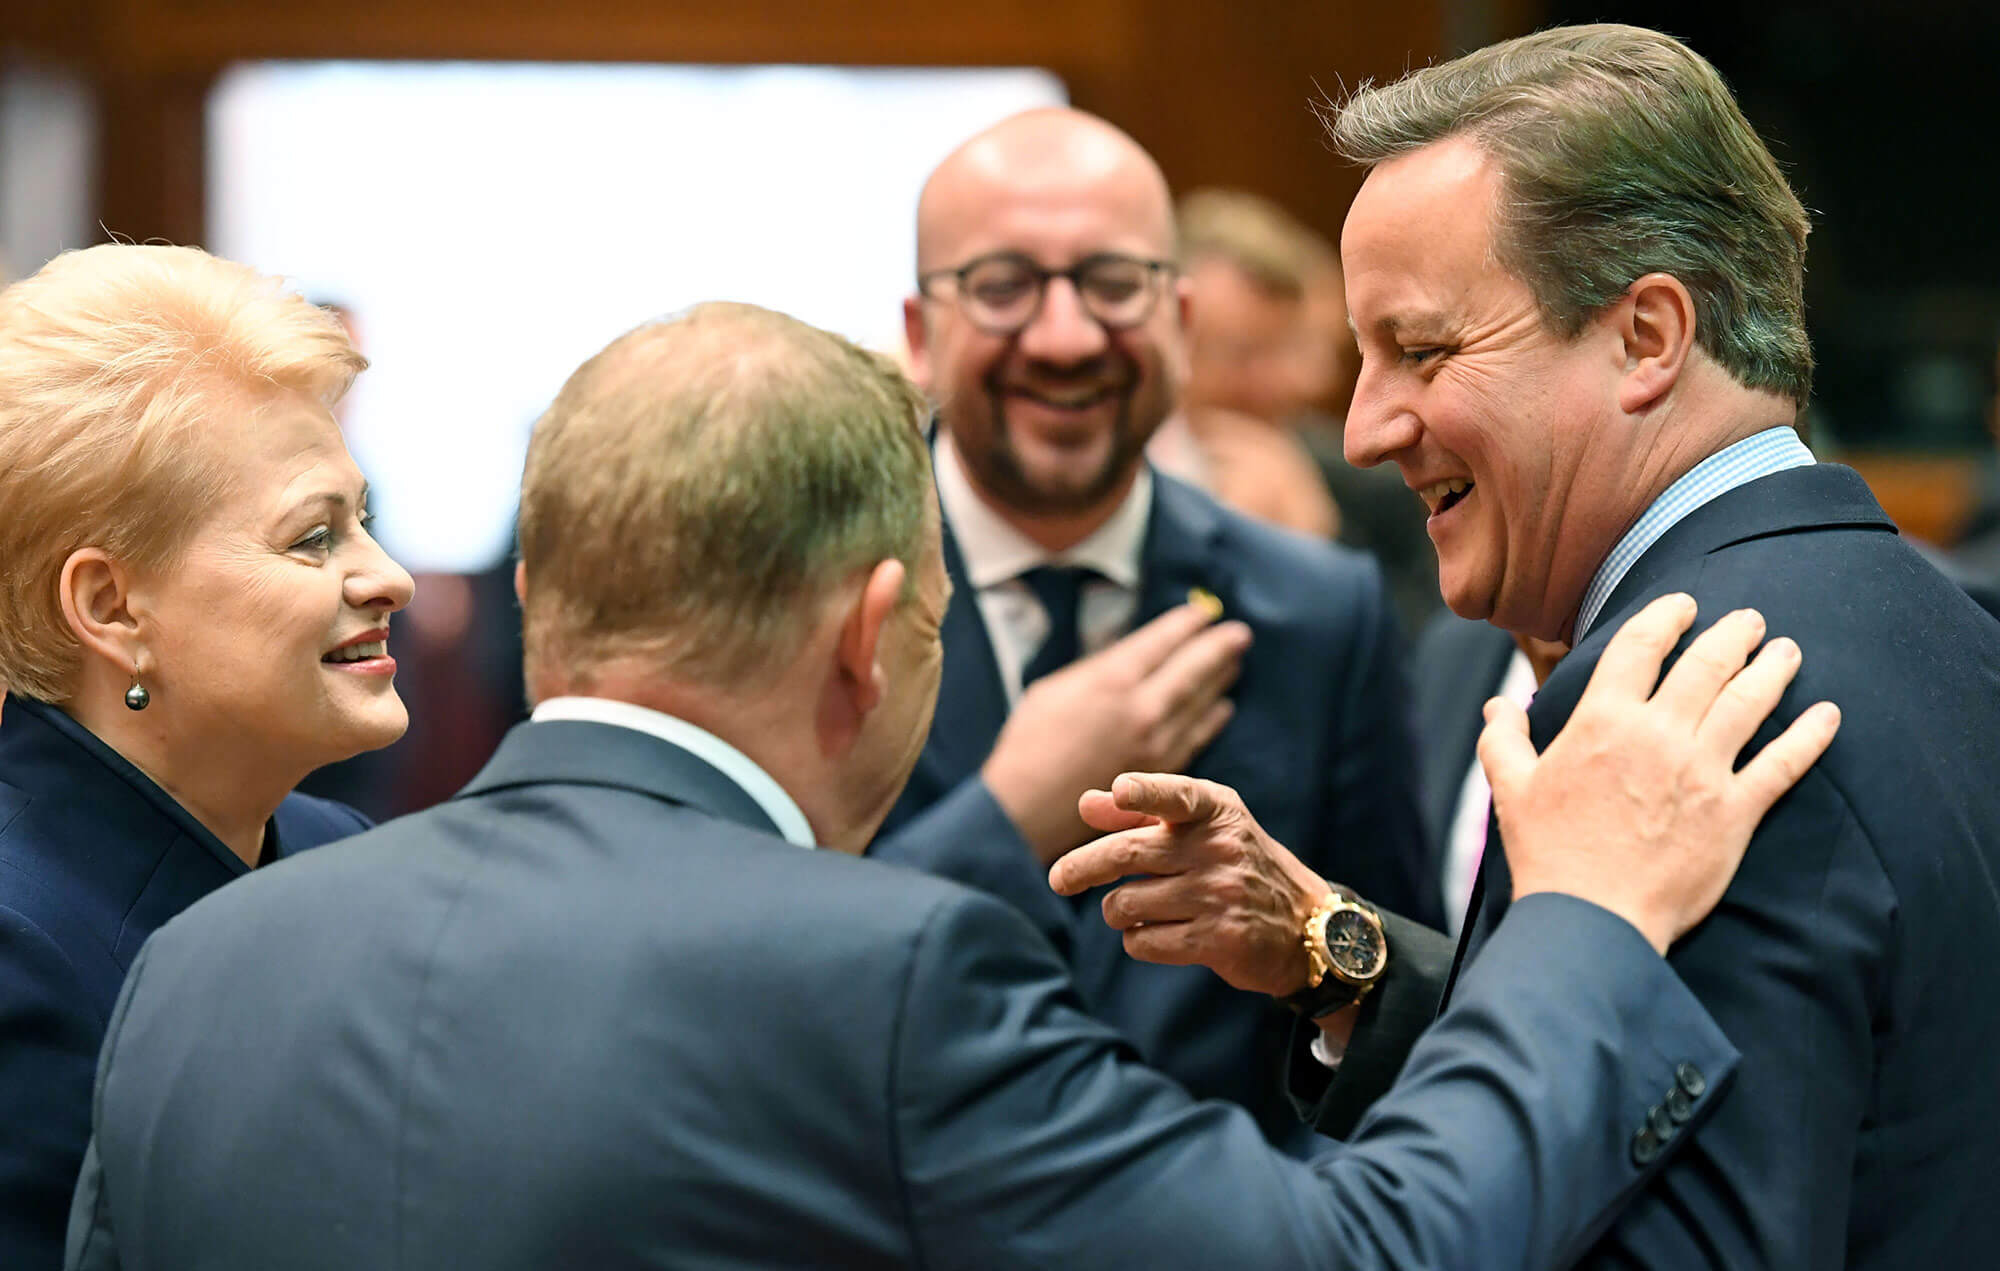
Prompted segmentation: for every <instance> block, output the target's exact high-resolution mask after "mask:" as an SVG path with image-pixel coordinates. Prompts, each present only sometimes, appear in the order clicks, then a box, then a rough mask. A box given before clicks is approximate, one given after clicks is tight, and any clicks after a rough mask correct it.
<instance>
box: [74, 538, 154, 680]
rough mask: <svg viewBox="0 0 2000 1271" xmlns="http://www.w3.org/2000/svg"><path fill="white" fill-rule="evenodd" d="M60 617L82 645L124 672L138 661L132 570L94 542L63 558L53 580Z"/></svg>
mask: <svg viewBox="0 0 2000 1271" xmlns="http://www.w3.org/2000/svg"><path fill="white" fill-rule="evenodd" d="M57 592H58V595H59V597H60V599H61V600H62V611H63V621H65V622H67V623H68V624H69V629H70V631H71V632H72V633H73V634H74V635H75V636H76V638H77V642H78V643H80V644H82V645H83V647H84V648H85V649H86V650H87V651H89V652H90V653H93V654H95V655H97V656H98V657H100V658H103V659H104V660H105V661H107V662H110V663H111V664H113V665H114V666H116V667H118V668H119V669H120V670H121V671H124V672H127V673H136V672H138V671H141V670H144V669H145V668H142V667H140V666H139V651H138V643H139V640H138V637H139V619H138V616H137V614H136V613H135V612H134V605H133V603H132V575H131V572H130V571H129V570H127V569H126V568H125V566H124V565H122V564H120V563H119V562H117V561H115V560H113V559H111V557H110V555H109V554H108V553H106V552H105V551H104V549H102V548H99V547H80V548H78V549H77V550H76V551H74V552H71V553H70V555H69V559H68V560H66V561H64V562H63V569H62V578H61V581H60V582H59V583H58V584H57Z"/></svg>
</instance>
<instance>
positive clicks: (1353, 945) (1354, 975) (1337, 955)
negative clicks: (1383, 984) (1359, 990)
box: [1326, 909, 1388, 980]
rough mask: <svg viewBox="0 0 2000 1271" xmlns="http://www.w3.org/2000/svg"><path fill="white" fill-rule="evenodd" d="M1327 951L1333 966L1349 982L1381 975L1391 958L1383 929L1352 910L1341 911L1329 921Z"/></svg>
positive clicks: (1328, 919)
mask: <svg viewBox="0 0 2000 1271" xmlns="http://www.w3.org/2000/svg"><path fill="white" fill-rule="evenodd" d="M1326 951H1327V953H1328V954H1330V955H1332V959H1333V965H1334V966H1335V967H1336V968H1337V969H1338V970H1339V971H1340V973H1341V974H1342V975H1343V976H1345V977H1346V978H1348V979H1350V980H1366V979H1370V978H1372V977H1373V976H1375V975H1376V974H1378V973H1379V972H1380V971H1381V969H1382V963H1383V961H1384V960H1385V958H1386V957H1387V954H1388V950H1387V948H1386V947H1385V946H1384V944H1383V942H1382V931H1381V929H1380V928H1379V927H1377V926H1376V925H1375V924H1374V923H1372V922H1370V921H1368V919H1367V917H1366V916H1365V915H1363V914H1360V913H1358V912H1356V911H1354V910H1352V909H1343V910H1339V911H1337V912H1335V913H1334V914H1332V915H1331V916H1330V917H1328V918H1327V920H1326Z"/></svg>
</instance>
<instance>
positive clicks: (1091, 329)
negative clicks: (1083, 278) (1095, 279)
mask: <svg viewBox="0 0 2000 1271" xmlns="http://www.w3.org/2000/svg"><path fill="white" fill-rule="evenodd" d="M1109 343H1110V335H1109V333H1107V332H1106V331H1105V329H1104V324H1103V323H1101V322H1099V321H1098V320H1097V319H1096V318H1093V317H1091V316H1090V311H1089V310H1088V309H1086V308H1084V305H1083V297H1082V295H1080V294H1079V293H1078V292H1077V289H1076V286H1075V285H1074V284H1073V283H1071V282H1070V280H1069V279H1067V278H1051V279H1049V282H1048V290H1047V291H1045V292H1043V293H1042V306H1041V308H1040V309H1038V310H1037V311H1036V312H1035V317H1034V321H1032V322H1030V323H1029V324H1028V325H1027V326H1026V327H1025V328H1023V330H1022V331H1021V352H1023V353H1025V354H1027V355H1028V356H1029V357H1031V358H1034V359H1035V360H1036V361H1041V362H1055V363H1070V362H1081V361H1083V360H1085V359H1086V358H1092V357H1096V356H1097V355H1098V354H1100V353H1102V352H1104V350H1105V348H1106V347H1107V346H1108V345H1109Z"/></svg>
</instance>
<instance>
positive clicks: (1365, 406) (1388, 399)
mask: <svg viewBox="0 0 2000 1271" xmlns="http://www.w3.org/2000/svg"><path fill="white" fill-rule="evenodd" d="M1422 431H1423V426H1422V423H1421V421H1420V420H1419V419H1418V417H1417V413H1416V411H1415V410H1414V409H1412V408H1411V405H1410V403H1408V402H1405V401H1403V400H1401V398H1400V396H1399V395H1398V394H1396V393H1395V392H1394V390H1393V387H1392V385H1391V384H1390V383H1389V382H1388V377H1387V376H1384V375H1381V374H1378V373H1376V371H1375V370H1374V369H1373V368H1372V367H1371V365H1370V362H1369V359H1367V358H1363V359H1362V362H1361V374H1360V377H1359V378H1358V379H1356V380H1355V382H1354V399H1353V400H1352V401H1351V402H1350V403H1349V404H1348V407H1347V426H1346V428H1345V429H1344V430H1343V432H1342V437H1341V451H1342V453H1343V454H1345V455H1346V457H1347V462H1349V463H1351V464H1353V465H1354V466H1355V467H1357V468H1372V467H1374V466H1375V465H1376V464H1378V463H1381V462H1382V461H1383V460H1385V459H1387V458H1388V457H1389V456H1391V455H1393V454H1395V453H1396V452H1397V451H1399V450H1403V449H1405V448H1407V447H1409V446H1412V445H1415V444H1416V441H1417V435H1418V434H1419V433H1420V432H1422Z"/></svg>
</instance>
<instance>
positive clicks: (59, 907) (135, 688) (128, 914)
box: [0, 245, 411, 1271]
mask: <svg viewBox="0 0 2000 1271" xmlns="http://www.w3.org/2000/svg"><path fill="white" fill-rule="evenodd" d="M365 365H366V362H365V360H364V359H363V358H362V357H361V356H360V354H358V353H357V352H355V350H354V348H353V346H352V345H351V344H350V343H349V342H348V338H347V336H346V334H345V333H344V332H343V330H342V329H341V326H340V323H339V322H338V321H337V320H336V319H335V318H334V317H333V316H332V315H330V314H327V313H325V312H323V311H321V310H319V309H317V308H315V307H313V306H312V305H310V304H308V303H307V302H306V301H304V300H303V299H301V298H299V297H298V296H297V295H295V294H293V293H291V292H290V291H288V290H286V289H285V288H284V287H283V286H282V285H280V284H279V283H278V282H277V281H276V280H273V279H270V278H266V277H263V276H261V275H259V274H257V273H255V272H254V271H252V270H250V269H248V268H246V267H244V266H241V265H236V264H232V263H230V262H228V261H224V260H219V259H216V258H215V257H212V256H209V255H207V254H205V253H203V252H200V251H196V250H193V249H190V248H175V247H141V246H128V245H110V246H103V247H93V248H90V249H89V250H87V251H78V252H70V253H67V254H65V255H63V256H60V257H58V258H56V259H55V260H54V261H52V262H50V263H49V265H47V266H46V267H45V268H43V269H42V270H41V271H40V272H39V273H37V274H35V275H34V276H33V277H30V278H27V279H25V280H23V281H21V282H19V283H17V284H15V285H14V286H12V287H11V288H9V289H8V290H7V291H5V292H4V293H0V509H4V512H0V683H3V684H6V685H7V686H8V695H7V700H6V722H5V726H4V728H0V1126H4V1127H5V1131H4V1133H0V1266H6V1267H9V1268H20V1269H22V1271H33V1269H34V1268H38V1267H51V1268H52V1267H56V1266H59V1265H60V1263H61V1258H62V1240H63V1229H64V1223H65V1221H66V1218H67V1215H68V1209H69V1198H70V1192H71V1189H72V1188H73V1186H74V1185H75V1180H76V1174H77V1170H78V1167H79V1165H80V1162H81V1160H82V1157H83V1151H84V1146H85V1144H86V1142H87V1140H88V1137H89V1132H90V1100H91V1079H92V1073H93V1070H94V1068H95V1063H96V1058H97V1050H98V1044H99V1042H100V1040H101V1038H102V1036H103V1033H104V1030H105V1028H106V1026H107V1024H108V1022H109V1015H110V1012H111V1008H112V1004H113V1001H114V999H115V998H116V996H117V993H118V989H119V985H120V982H121V981H122V979H123V977H124V974H125V970H126V967H127V966H128V965H129V964H130V962H131V959H132V957H133V955H134V954H136V953H137V952H138V949H139V946H140V944H141V943H142V942H143V941H144V940H145V939H146V937H147V936H148V935H149V934H150V933H151V932H152V931H153V930H154V929H155V928H157V927H158V926H160V925H161V924H162V923H164V922H166V921H167V920H168V919H169V918H171V917H173V916H174V915H175V914H177V913H179V912H180V911H181V910H183V909H185V908H186V907H187V906H188V905H190V904H192V903H194V902H195V901H196V900H198V899H200V898H201V897H202V896H205V895H207V894H208V893H209V892H211V891H213V890H215V889H216V888H218V887H220V886H222V884H224V883H226V882H228V881H229V880H231V879H232V878H235V877H237V876H239V875H241V874H244V873H246V872H247V871H249V870H251V869H254V868H256V867H257V866H259V865H261V864H264V863H266V862H269V861H271V860H274V859H277V858H278V857H281V856H285V855H289V854H291V853H295V852H298V851H300V850H302V849H305V848H309V847H313V846H315V845H317V844H320V843H324V842H327V841H329V840H331V839H336V838H341V837H344V836H346V835H349V834H352V833H355V832H357V831H359V830H361V829H364V828H366V825H367V822H366V820H365V818H363V817H362V816H361V815H360V814H359V813H356V812H354V811H353V810H352V809H349V808H346V807H343V806H342V805H339V804H334V803H328V802H324V801H321V800H316V799H309V798H305V797H303V796H297V795H293V794H291V790H292V788H293V786H295V785H297V784H298V782H299V780H300V779H301V778H303V777H304V776H305V775H306V774H307V773H308V772H310V771H311V770H312V769H314V768H316V767H319V766H320V765H322V764H326V763H330V762H332V761H334V760H337V759H343V758H346V757H348V756H350V755H354V754H356V753H359V752H360V751H363V750H369V749H373V748H375V747H379V746H384V745H387V744H388V743H390V742H392V741H394V740H395V739H396V738H397V737H399V736H401V735H402V733H403V730H404V728H405V726H406V725H407V722H408V720H407V716H406V715H405V713H404V709H403V704H402V702H401V701H400V700H399V699H398V698H397V696H396V690H395V687H394V674H395V661H394V659H393V658H391V657H390V656H389V653H388V635H389V615H390V614H392V613H394V612H395V611H396V610H398V609H401V608H402V607H403V606H404V605H405V604H407V603H408V602H409V599H410V591H411V583H410V577H409V575H408V574H407V573H405V572H404V571H403V569H402V568H401V567H400V566H398V565H397V564H396V563H395V562H394V561H392V560H390V559H389V558H388V556H386V555H384V554H383V552H382V549H381V548H380V547H378V546H377V545H376V543H375V541H374V540H373V539H372V538H370V537H369V534H368V531H367V528H366V521H367V514H366V506H367V490H366V487H365V486H364V485H363V482H362V479H361V475H360V473H359V472H358V471H357V470H356V468H355V466H354V462H353V460H352V459H350V458H349V456H348V454H347V451H346V448H345V447H344V446H343V445H342V442H341V437H340V432H339V429H338V428H337V427H336V426H335V424H334V420H333V416H332V414H331V413H330V411H329V408H330V407H331V406H332V404H333V403H334V402H335V401H337V400H338V399H339V397H340V396H341V394H342V393H343V392H345V391H346V389H347V387H348V385H349V384H350V383H351V382H352V380H353V378H354V376H355V374H356V373H357V372H359V371H360V370H361V369H362V368H363V367H364V366H365ZM217 991H218V992H226V991H227V986H224V985H218V986H217Z"/></svg>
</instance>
